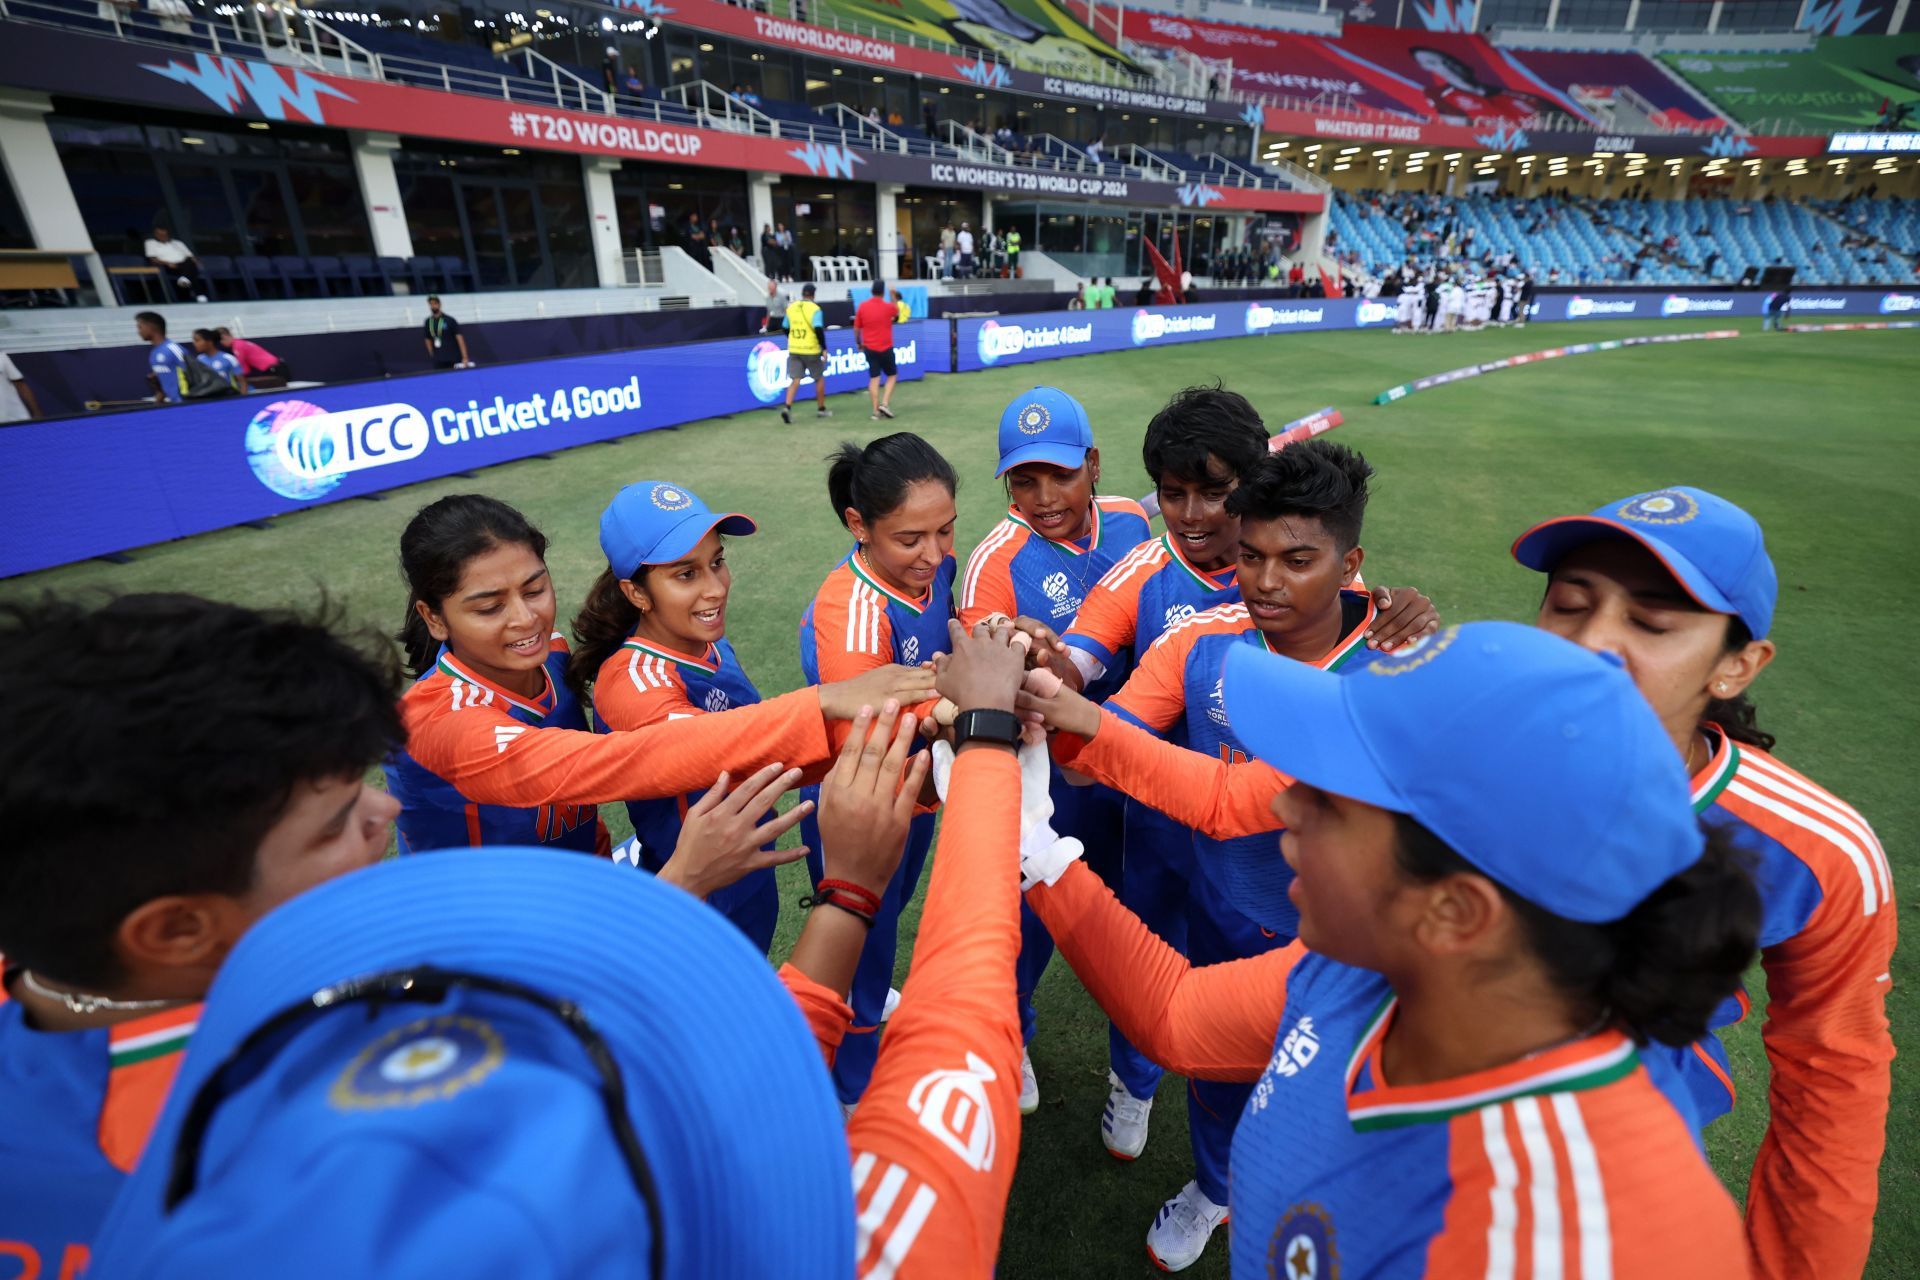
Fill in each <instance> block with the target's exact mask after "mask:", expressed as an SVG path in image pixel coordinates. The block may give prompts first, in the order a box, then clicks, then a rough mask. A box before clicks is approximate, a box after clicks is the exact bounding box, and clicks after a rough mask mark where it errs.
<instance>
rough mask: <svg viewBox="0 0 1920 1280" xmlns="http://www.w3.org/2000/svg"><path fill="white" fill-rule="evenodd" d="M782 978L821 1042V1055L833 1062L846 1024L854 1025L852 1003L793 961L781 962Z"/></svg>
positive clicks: (845, 1029) (829, 1062)
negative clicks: (816, 980)
mask: <svg viewBox="0 0 1920 1280" xmlns="http://www.w3.org/2000/svg"><path fill="white" fill-rule="evenodd" d="M780 981H781V982H782V983H783V984H784V985H785V986H786V988H787V994H788V995H790V996H792V997H793V1002H794V1003H795V1004H797V1005H799V1006H800V1016H801V1017H803V1018H805V1019H806V1020H807V1030H809V1031H811V1032H813V1038H814V1041H815V1042H816V1043H818V1044H819V1046H820V1056H821V1057H823V1058H825V1059H826V1060H827V1066H829V1067H831V1066H833V1058H834V1055H835V1054H837V1053H839V1052H840V1042H841V1041H842V1040H844V1039H845V1038H846V1035H847V1028H848V1027H850V1026H852V1025H853V1006H852V1005H849V1004H848V1003H847V1002H846V1001H845V1000H842V999H841V998H840V997H839V995H837V994H836V993H835V992H834V991H833V990H832V989H831V988H828V987H823V986H821V985H820V984H819V983H817V982H815V981H814V980H813V979H812V978H809V977H808V976H807V975H806V974H804V973H802V972H800V970H798V969H796V968H794V967H793V966H792V965H791V964H783V965H781V966H780Z"/></svg>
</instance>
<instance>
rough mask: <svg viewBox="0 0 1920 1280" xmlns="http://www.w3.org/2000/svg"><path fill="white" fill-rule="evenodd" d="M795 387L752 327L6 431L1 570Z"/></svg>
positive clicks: (923, 360) (1, 451)
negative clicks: (662, 343)
mask: <svg viewBox="0 0 1920 1280" xmlns="http://www.w3.org/2000/svg"><path fill="white" fill-rule="evenodd" d="M894 336H895V347H894V351H895V357H896V359H897V361H898V364H899V370H900V376H901V377H902V378H903V379H914V378H919V377H920V376H922V374H924V373H925V372H926V370H927V367H928V366H929V365H931V364H934V363H935V362H936V361H937V362H938V364H939V367H941V368H942V369H944V368H945V367H946V365H947V363H948V361H947V352H946V343H947V323H946V322H945V321H916V322H914V323H911V324H904V325H898V326H896V327H895V329H894ZM826 337H827V390H828V391H829V392H834V393H838V392H843V391H854V390H858V389H860V388H863V387H864V386H865V385H866V366H865V361H864V360H863V359H862V358H861V356H860V353H859V352H858V350H857V349H856V348H855V345H854V338H853V334H852V332H851V331H850V330H834V331H830V332H829V333H828V334H827V335H826ZM786 385H787V377H786V352H785V349H784V344H783V343H782V342H780V341H778V340H776V339H773V338H743V339H730V340H726V341H721V342H704V343H696V344H692V345H689V346H684V347H659V348H648V349H644V350H638V351H619V352H607V353H604V354H601V355H592V356H579V357H574V358H571V359H563V360H545V361H538V362H534V363H529V364H522V365H505V366H501V367H499V368H484V369H474V370H465V371H461V372H454V373H436V374H427V375H423V376H420V377H414V378H396V379H393V380H391V381H386V382H369V383H355V384H351V385H347V386H338V387H315V388H312V389H310V390H295V391H286V392H280V393H267V394H261V395H251V396H244V397H237V398H229V399H222V400H208V401H201V402H198V403H194V404H187V405H178V406H173V407H169V408H164V409H152V410H143V411H140V412H136V413H123V414H116V415H113V416H112V417H105V418H99V419H96V420H93V421H74V420H72V419H68V420H66V421H56V422H30V423H22V424H18V425H14V426H9V427H5V428H0V576H11V575H13V574H18V573H26V572H29V571H31V570H34V569H44V568H47V567H49V566H52V565H57V564H66V563H69V562H71V561H74V560H83V559H86V558H88V557H90V556H97V555H103V554H106V553H108V552H113V551H122V550H125V549H126V548H129V547H138V546H144V545H146V544H148V543H153V542H163V541H166V540H167V539H170V538H179V537H184V536H186V535H187V534H192V533H203V532H205V531H207V530H209V529H220V528H225V527H228V526H230V525H235V524H239V523H241V522H242V521H247V520H259V519H262V518H264V517H267V516H273V515H280V514H282V513H284V512H288V511H294V510H298V509H299V508H301V507H309V506H313V505H315V504H316V503H322V502H337V501H339V500H341V499H343V498H353V497H359V496H361V495H363V494H368V493H375V492H378V491H380V490H383V489H393V488H398V487H400V486H401V485H407V484H413V483H415V482H417V481H421V480H431V479H434V478H435V477H438V476H444V475H449V474H452V473H454V472H457V471H467V470H471V469H473V468H475V467H486V466H492V465H494V464H495V463H500V462H509V461H512V460H513V459H515V458H524V457H528V456H530V455H532V454H537V453H547V452H550V451H552V450H556V449H567V448H571V447H573V446H574V445H580V444H589V443H592V442H594V441H597V440H610V439H614V438H616V437H619V436H624V435H631V434H633V433H635V432H640V431H650V430H653V429H655V428H659V427H667V426H674V425H677V424H679V423H682V422H692V421H695V420H697V419H700V418H709V417H713V416H714V415H716V414H724V413H733V412H737V411H740V410H743V409H755V408H759V407H762V406H772V405H775V404H777V403H779V402H780V400H781V399H782V398H783V396H784V394H785V389H786ZM811 395H812V385H811V380H810V379H809V380H807V382H806V383H805V384H804V385H803V386H802V388H801V392H800V396H801V397H802V398H805V397H807V396H811ZM615 487H617V486H616V485H615V484H614V483H612V482H609V486H608V493H609V495H611V493H612V491H613V489H614V488H615Z"/></svg>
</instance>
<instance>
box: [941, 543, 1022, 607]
mask: <svg viewBox="0 0 1920 1280" xmlns="http://www.w3.org/2000/svg"><path fill="white" fill-rule="evenodd" d="M1022 533H1023V530H1022V529H1021V528H1020V526H1019V525H1017V524H1014V523H1013V522H1012V521H1011V520H1002V521H1001V522H1000V523H999V524H997V525H995V526H994V527H993V529H992V531H991V532H989V533H988V534H987V536H986V537H985V538H983V539H981V542H980V545H979V546H977V547H975V548H974V549H973V554H972V555H970V556H968V557H967V567H966V571H965V572H964V573H962V574H961V575H960V590H959V591H958V592H957V593H956V599H957V601H958V607H959V612H960V625H961V626H963V627H966V628H967V629H969V630H971V629H972V628H973V625H974V624H975V623H977V622H979V621H980V620H981V619H982V618H984V617H986V616H987V615H988V614H990V613H1004V614H1006V615H1007V616H1008V617H1009V618H1017V617H1019V616H1020V601H1019V600H1018V598H1016V596H1015V595H1014V590H1013V572H1012V569H1013V556H1014V553H1015V552H1017V551H1018V550H1019V549H1020V546H1021V536H1020V535H1021V534H1022Z"/></svg>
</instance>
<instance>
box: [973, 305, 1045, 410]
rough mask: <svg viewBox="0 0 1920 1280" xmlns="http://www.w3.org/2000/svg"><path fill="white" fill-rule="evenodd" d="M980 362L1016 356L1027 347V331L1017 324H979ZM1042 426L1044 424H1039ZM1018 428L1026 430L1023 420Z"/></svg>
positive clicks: (987, 322)
mask: <svg viewBox="0 0 1920 1280" xmlns="http://www.w3.org/2000/svg"><path fill="white" fill-rule="evenodd" d="M979 345H980V363H981V364H992V363H993V362H994V361H996V360H999V359H1000V358H1002V357H1003V356H1017V355H1019V354H1020V353H1021V352H1022V351H1024V350H1026V348H1027V331H1026V330H1025V329H1022V328H1021V327H1020V326H1019V325H1017V324H1001V323H1000V322H999V321H997V320H988V321H986V322H985V323H984V324H982V325H981V326H980V338H979ZM1041 425H1042V426H1044V425H1045V424H1044V423H1043V424H1041ZM1020 429H1021V430H1022V431H1023V432H1024V431H1026V424H1025V423H1024V422H1023V423H1022V424H1021V427H1020Z"/></svg>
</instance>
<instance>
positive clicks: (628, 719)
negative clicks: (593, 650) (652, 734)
mask: <svg viewBox="0 0 1920 1280" xmlns="http://www.w3.org/2000/svg"><path fill="white" fill-rule="evenodd" d="M593 710H594V713H595V714H596V715H598V716H599V717H600V719H601V720H602V721H604V722H605V724H606V726H607V728H609V729H612V730H614V731H615V732H616V733H617V732H620V731H622V730H626V729H644V728H645V727H646V726H648V725H650V724H664V723H666V722H667V721H669V720H683V719H685V718H687V717H688V716H699V715H705V714H706V709H705V708H704V707H696V706H694V705H693V703H691V702H689V701H688V700H687V682H686V679H685V678H684V677H682V676H681V674H680V668H678V667H676V666H674V665H673V664H672V663H671V662H668V661H666V660H665V659H663V658H655V657H653V656H651V655H649V654H645V653H639V652H635V651H631V650H623V651H622V652H620V653H616V654H615V655H614V656H613V657H611V658H609V659H607V660H606V661H605V662H603V663H601V664H600V671H599V673H598V674H597V675H596V676H595V677H594V680H593Z"/></svg>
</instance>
